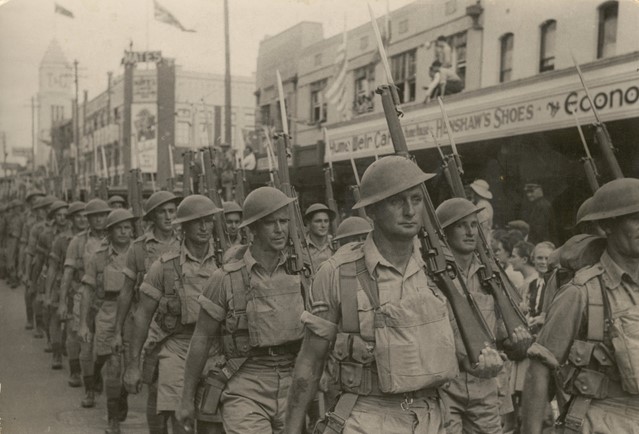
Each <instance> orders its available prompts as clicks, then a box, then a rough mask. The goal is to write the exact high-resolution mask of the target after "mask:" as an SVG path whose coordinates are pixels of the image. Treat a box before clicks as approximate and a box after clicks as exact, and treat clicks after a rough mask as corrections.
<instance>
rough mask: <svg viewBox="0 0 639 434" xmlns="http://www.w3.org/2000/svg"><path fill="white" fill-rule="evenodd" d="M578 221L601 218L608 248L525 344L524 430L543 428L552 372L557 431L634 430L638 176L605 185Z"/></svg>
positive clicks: (638, 407) (637, 408) (638, 413)
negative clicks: (557, 396)
mask: <svg viewBox="0 0 639 434" xmlns="http://www.w3.org/2000/svg"><path fill="white" fill-rule="evenodd" d="M582 220H583V221H594V222H597V223H598V224H599V226H600V227H601V228H602V229H603V230H604V232H605V234H606V248H605V250H604V252H603V254H602V255H601V258H600V259H599V261H598V262H597V263H596V264H595V265H593V266H586V267H584V268H582V269H581V270H579V271H578V272H577V273H576V274H575V276H574V278H573V279H572V280H571V281H570V282H569V283H568V284H567V285H565V286H564V287H563V288H562V289H561V290H560V291H559V293H558V294H557V295H556V297H555V299H554V300H553V302H552V303H551V305H550V308H549V311H548V314H547V316H546V322H545V324H544V325H543V327H542V329H541V331H540V333H539V335H538V337H537V341H536V342H535V343H534V344H533V345H532V346H531V347H530V349H529V350H528V356H529V358H530V367H529V368H528V372H527V376H526V383H525V387H524V393H523V428H524V429H523V432H525V433H531V434H532V433H541V431H542V422H543V420H544V411H545V408H546V405H547V401H548V399H549V398H550V396H551V395H550V388H549V383H550V381H551V374H554V377H555V378H554V384H555V385H556V386H558V387H559V388H561V389H562V390H563V392H565V393H567V394H568V395H570V401H569V402H568V404H567V405H566V406H565V408H564V409H563V413H562V415H561V417H560V423H561V425H562V427H563V430H564V431H563V432H566V433H610V434H612V433H621V432H623V433H639V333H638V332H637V331H638V330H639V259H638V258H639V180H637V179H634V178H625V179H617V180H614V181H611V182H609V183H607V184H605V185H603V186H602V187H601V188H600V189H599V190H597V192H596V193H595V194H594V196H593V201H592V205H591V209H590V211H589V213H588V215H586V216H585V217H583V218H582Z"/></svg>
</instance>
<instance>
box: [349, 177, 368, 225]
mask: <svg viewBox="0 0 639 434" xmlns="http://www.w3.org/2000/svg"><path fill="white" fill-rule="evenodd" d="M349 188H350V189H351V191H352V192H353V199H355V203H357V202H359V200H360V199H361V196H360V194H359V185H351V186H350V187H349ZM355 214H357V215H358V216H359V217H361V218H363V219H365V218H366V210H365V209H364V208H357V209H356V210H355Z"/></svg>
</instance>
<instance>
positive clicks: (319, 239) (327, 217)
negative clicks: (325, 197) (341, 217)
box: [304, 203, 335, 270]
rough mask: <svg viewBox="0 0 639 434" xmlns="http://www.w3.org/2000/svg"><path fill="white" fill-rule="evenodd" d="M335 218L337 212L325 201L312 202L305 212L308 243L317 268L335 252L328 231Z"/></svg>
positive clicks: (312, 259) (312, 261)
mask: <svg viewBox="0 0 639 434" xmlns="http://www.w3.org/2000/svg"><path fill="white" fill-rule="evenodd" d="M334 218H335V213H334V212H333V211H332V210H331V209H329V208H328V207H327V206H326V205H324V204H323V203H314V204H312V205H311V206H309V207H308V208H307V209H306V212H305V213H304V222H305V223H306V226H307V228H308V232H307V234H306V243H307V245H308V250H309V253H310V255H311V257H310V260H311V264H313V268H314V269H315V270H317V269H318V268H319V266H320V265H322V264H323V263H324V261H326V260H327V259H328V258H330V257H331V256H333V253H335V252H334V250H333V246H332V244H331V240H330V235H329V233H328V230H329V229H330V227H331V220H333V219H334Z"/></svg>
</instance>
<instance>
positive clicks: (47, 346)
mask: <svg viewBox="0 0 639 434" xmlns="http://www.w3.org/2000/svg"><path fill="white" fill-rule="evenodd" d="M44 352H45V353H52V352H53V345H52V344H51V342H49V341H47V343H46V344H45V346H44Z"/></svg>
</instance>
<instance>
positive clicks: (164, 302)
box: [155, 258, 184, 333]
mask: <svg viewBox="0 0 639 434" xmlns="http://www.w3.org/2000/svg"><path fill="white" fill-rule="evenodd" d="M162 265H163V268H164V270H163V273H164V277H163V280H164V282H166V283H165V285H166V286H165V289H164V294H163V295H162V297H161V298H160V301H159V303H158V307H157V310H156V314H155V322H156V323H157V325H158V326H159V327H160V329H161V330H162V331H163V332H165V333H178V332H180V331H181V330H182V326H183V324H182V307H183V306H182V300H181V299H180V295H179V292H180V291H179V290H178V289H177V288H176V287H175V286H176V285H179V286H180V290H181V292H182V293H184V290H183V285H184V283H183V282H182V272H181V270H180V266H179V260H178V259H177V258H175V259H171V260H170V261H168V262H163V263H162ZM170 282H173V285H171V284H170Z"/></svg>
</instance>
